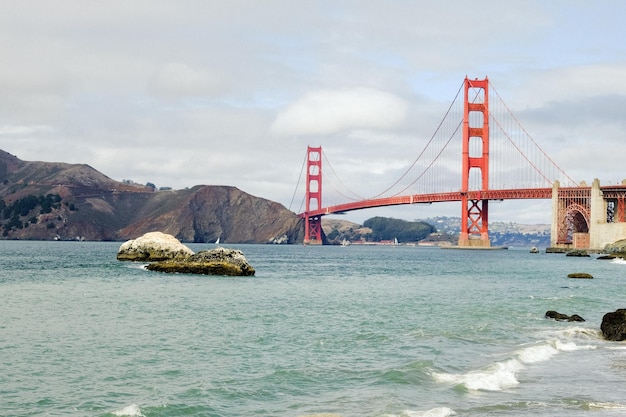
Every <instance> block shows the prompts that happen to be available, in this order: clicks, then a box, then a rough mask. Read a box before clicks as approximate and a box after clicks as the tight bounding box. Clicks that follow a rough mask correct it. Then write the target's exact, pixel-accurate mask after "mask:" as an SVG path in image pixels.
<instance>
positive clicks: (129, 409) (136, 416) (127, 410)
mask: <svg viewBox="0 0 626 417" xmlns="http://www.w3.org/2000/svg"><path fill="white" fill-rule="evenodd" d="M112 414H114V415H116V416H130V417H145V416H144V415H143V414H142V413H141V409H140V408H139V406H138V405H137V404H131V405H127V406H126V407H124V408H122V409H121V410H118V411H114V412H113V413H112Z"/></svg>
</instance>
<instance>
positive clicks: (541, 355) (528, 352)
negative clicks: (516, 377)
mask: <svg viewBox="0 0 626 417" xmlns="http://www.w3.org/2000/svg"><path fill="white" fill-rule="evenodd" d="M557 353H559V351H558V350H557V348H555V347H553V346H552V345H550V344H547V343H545V344H541V345H535V346H531V347H527V348H524V349H522V350H520V351H519V352H518V357H519V360H520V361H522V362H523V363H526V364H529V363H537V362H544V361H547V360H548V359H550V358H551V357H552V356H554V355H556V354H557Z"/></svg>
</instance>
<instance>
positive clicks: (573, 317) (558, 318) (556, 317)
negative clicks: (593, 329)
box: [546, 310, 585, 321]
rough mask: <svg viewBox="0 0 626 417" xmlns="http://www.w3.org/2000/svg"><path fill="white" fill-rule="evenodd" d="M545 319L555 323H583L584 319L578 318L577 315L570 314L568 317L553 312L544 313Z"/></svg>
mask: <svg viewBox="0 0 626 417" xmlns="http://www.w3.org/2000/svg"><path fill="white" fill-rule="evenodd" d="M546 317H547V318H549V319H554V320H556V321H585V319H583V318H582V317H580V316H579V315H578V314H572V315H571V316H568V315H567V314H562V313H559V312H556V311H554V310H548V311H546Z"/></svg>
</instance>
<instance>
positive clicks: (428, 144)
mask: <svg viewBox="0 0 626 417" xmlns="http://www.w3.org/2000/svg"><path fill="white" fill-rule="evenodd" d="M464 83H465V81H463V82H462V83H461V86H460V87H459V90H458V91H457V92H456V95H455V96H454V99H453V100H452V103H450V106H449V107H448V110H447V111H446V113H445V115H444V116H443V118H442V119H441V121H440V122H439V125H438V126H437V129H435V132H434V133H433V135H432V136H431V137H430V139H429V140H428V143H426V146H424V149H422V152H420V154H419V155H418V156H417V158H416V159H415V160H414V161H413V163H412V164H411V165H410V166H409V167H408V168H407V170H406V171H405V172H404V173H403V174H402V175H401V176H400V178H398V179H397V180H396V182H394V183H393V184H391V185H390V186H389V187H388V188H387V189H386V190H384V191H383V192H381V193H379V194H378V195H375V196H373V197H370V198H371V199H375V198H378V197H380V196H382V195H383V194H385V193H386V192H388V191H389V190H391V189H392V188H393V187H395V186H396V185H398V183H399V182H400V181H401V180H402V179H404V177H406V176H407V174H408V173H409V172H410V171H411V170H412V169H413V167H414V166H415V165H416V164H417V162H418V161H419V160H420V158H421V157H422V155H424V152H426V150H427V149H428V147H429V146H430V144H431V143H432V141H433V140H434V139H435V136H437V133H438V132H439V129H441V126H443V122H444V121H445V120H446V117H448V114H450V111H451V110H452V107H453V106H454V103H456V100H457V98H459V94H460V93H461V90H462V89H463V84H464ZM449 142H450V140H448V143H449ZM448 143H446V145H445V146H447V145H448ZM445 146H444V149H445ZM441 152H443V150H442V151H441ZM441 152H439V154H438V155H437V158H438V157H439V155H441ZM437 158H435V159H437ZM433 162H434V160H433ZM433 162H431V163H430V165H429V166H428V167H429V168H430V167H431V166H432V164H433ZM424 172H425V171H424ZM422 175H423V173H422ZM420 178H421V176H420ZM416 181H417V180H416ZM416 181H413V182H412V183H411V185H413V184H415V182H416ZM407 188H408V187H407ZM405 190H406V188H405ZM403 191H404V190H403ZM396 195H397V194H396Z"/></svg>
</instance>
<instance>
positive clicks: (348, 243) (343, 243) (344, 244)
mask: <svg viewBox="0 0 626 417" xmlns="http://www.w3.org/2000/svg"><path fill="white" fill-rule="evenodd" d="M341 246H350V241H349V240H348V239H344V240H342V241H341Z"/></svg>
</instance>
